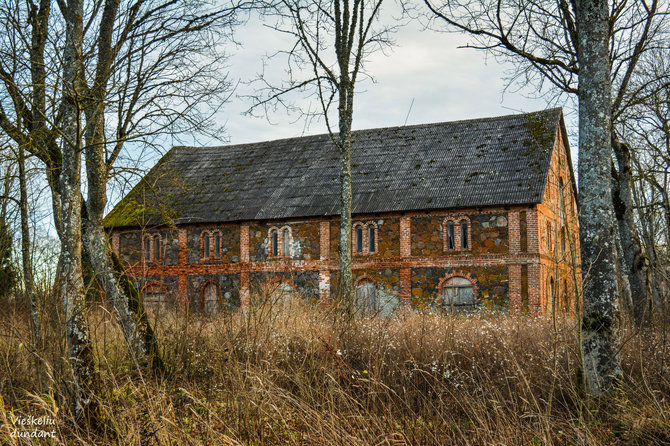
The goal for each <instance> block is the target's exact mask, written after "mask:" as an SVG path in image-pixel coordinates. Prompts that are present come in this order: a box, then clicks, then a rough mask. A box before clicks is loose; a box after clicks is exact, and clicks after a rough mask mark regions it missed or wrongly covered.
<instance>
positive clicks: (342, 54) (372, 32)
mask: <svg viewBox="0 0 670 446" xmlns="http://www.w3.org/2000/svg"><path fill="white" fill-rule="evenodd" d="M382 2H383V0H353V1H346V0H335V1H329V0H310V1H302V0H279V1H276V2H261V3H260V6H261V7H262V8H263V10H264V13H265V14H266V15H267V17H269V18H272V19H275V20H276V21H275V22H274V23H273V24H272V25H270V26H272V27H273V28H274V29H276V30H277V31H279V32H281V33H284V34H288V35H290V36H291V37H292V38H293V41H294V45H293V46H292V47H291V49H290V50H288V51H280V52H278V53H277V54H281V55H285V56H286V57H287V61H288V65H289V67H288V70H287V72H288V79H286V80H285V82H284V83H282V84H281V85H273V84H272V83H271V82H268V81H267V80H266V79H265V78H264V77H261V78H260V79H259V82H260V83H261V84H262V88H261V95H260V96H257V97H255V98H254V105H253V106H252V108H251V109H250V111H251V112H253V111H254V110H255V109H257V108H264V110H265V113H266V115H267V113H268V109H267V107H268V106H271V105H272V106H277V105H281V106H284V107H285V108H287V109H288V110H290V111H296V107H295V105H294V104H292V103H291V102H289V101H288V100H287V97H288V95H289V93H295V92H305V91H309V92H311V94H313V95H315V96H316V98H317V100H318V102H319V111H318V112H316V113H317V114H319V115H321V116H323V118H324V119H325V122H326V126H327V128H328V132H329V133H330V135H331V139H332V141H333V144H335V146H336V147H337V148H338V149H339V152H340V158H339V162H340V172H339V174H340V175H339V176H340V197H339V198H340V199H339V201H340V203H339V205H340V234H339V240H340V244H339V251H338V256H339V262H340V276H339V281H338V285H339V296H340V300H341V302H342V303H343V304H344V305H345V306H346V308H347V311H351V303H352V291H353V290H352V288H353V283H352V273H351V128H352V122H353V117H354V97H355V95H354V90H355V87H356V82H357V81H358V79H359V77H360V76H362V75H365V70H364V64H365V60H366V58H367V57H368V56H369V55H370V54H371V53H372V52H374V51H376V50H379V49H381V48H383V47H384V46H387V45H389V44H390V41H389V38H388V36H389V33H390V32H391V31H392V28H390V27H379V29H377V28H376V27H377V22H378V20H379V16H380V13H381V7H382ZM334 104H336V105H337V115H336V116H337V128H335V127H334V123H333V121H332V117H331V115H330V112H331V110H332V108H333V106H334ZM298 111H300V112H302V113H305V111H304V110H298ZM305 114H306V115H307V116H306V117H307V118H308V119H309V118H310V117H311V115H310V112H309V111H307V112H306V113H305Z"/></svg>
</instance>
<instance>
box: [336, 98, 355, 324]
mask: <svg viewBox="0 0 670 446" xmlns="http://www.w3.org/2000/svg"><path fill="white" fill-rule="evenodd" d="M347 93H348V88H347V87H343V86H340V103H339V115H340V116H339V130H340V133H339V135H338V136H339V146H340V206H341V210H340V249H339V253H338V254H339V257H340V294H341V296H340V297H341V299H342V302H343V303H345V305H346V307H345V308H347V310H348V311H349V312H351V311H352V310H353V277H352V273H351V121H352V119H351V114H352V110H351V109H350V108H349V107H350V106H351V105H352V104H351V103H352V102H353V100H352V97H351V96H353V95H352V94H347Z"/></svg>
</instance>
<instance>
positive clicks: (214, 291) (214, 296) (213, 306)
mask: <svg viewBox="0 0 670 446" xmlns="http://www.w3.org/2000/svg"><path fill="white" fill-rule="evenodd" d="M219 309H220V302H219V286H218V285H217V284H215V283H214V282H209V283H207V284H205V287H204V288H203V290H202V312H203V314H204V315H205V316H216V315H217V314H219Z"/></svg>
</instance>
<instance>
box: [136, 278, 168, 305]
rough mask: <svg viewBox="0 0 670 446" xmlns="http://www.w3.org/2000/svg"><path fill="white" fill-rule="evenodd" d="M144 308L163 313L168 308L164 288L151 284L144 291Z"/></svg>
mask: <svg viewBox="0 0 670 446" xmlns="http://www.w3.org/2000/svg"><path fill="white" fill-rule="evenodd" d="M143 294H144V295H143V296H142V298H143V300H144V307H145V308H146V309H147V310H150V311H162V310H165V309H166V307H167V292H166V291H165V289H164V288H163V287H161V286H160V285H156V284H150V285H148V286H147V287H146V288H145V289H144V293H143Z"/></svg>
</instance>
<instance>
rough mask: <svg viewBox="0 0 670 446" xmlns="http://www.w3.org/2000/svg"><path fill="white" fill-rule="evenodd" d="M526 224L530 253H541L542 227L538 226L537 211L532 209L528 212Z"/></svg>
mask: <svg viewBox="0 0 670 446" xmlns="http://www.w3.org/2000/svg"><path fill="white" fill-rule="evenodd" d="M526 222H527V225H528V230H527V234H528V252H530V253H533V254H539V253H540V227H539V225H538V214H537V210H535V209H532V210H529V211H527V212H526Z"/></svg>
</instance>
